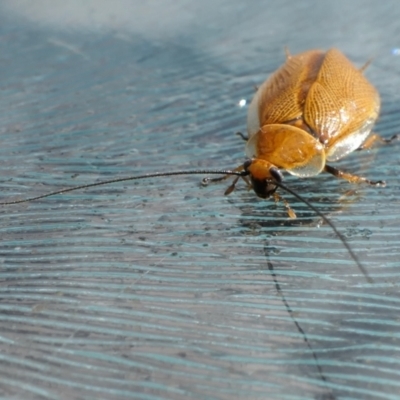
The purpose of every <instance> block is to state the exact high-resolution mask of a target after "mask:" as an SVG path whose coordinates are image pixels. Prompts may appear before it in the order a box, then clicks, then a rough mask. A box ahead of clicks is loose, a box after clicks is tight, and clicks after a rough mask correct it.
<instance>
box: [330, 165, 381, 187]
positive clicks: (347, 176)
mask: <svg viewBox="0 0 400 400" xmlns="http://www.w3.org/2000/svg"><path fill="white" fill-rule="evenodd" d="M324 170H325V172H329V173H330V174H332V175H333V176H336V177H337V178H342V179H346V181H349V182H350V183H367V184H368V185H371V186H382V187H384V186H386V182H385V181H370V180H369V179H367V178H363V177H361V176H357V175H352V174H349V173H348V172H344V171H340V170H339V169H337V168H334V167H331V166H330V165H325V168H324Z"/></svg>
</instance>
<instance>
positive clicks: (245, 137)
mask: <svg viewBox="0 0 400 400" xmlns="http://www.w3.org/2000/svg"><path fill="white" fill-rule="evenodd" d="M236 135H238V136H240V137H241V138H242V139H243V140H244V141H245V142H247V141H248V140H249V138H248V137H247V136H244V135H243V133H242V132H236Z"/></svg>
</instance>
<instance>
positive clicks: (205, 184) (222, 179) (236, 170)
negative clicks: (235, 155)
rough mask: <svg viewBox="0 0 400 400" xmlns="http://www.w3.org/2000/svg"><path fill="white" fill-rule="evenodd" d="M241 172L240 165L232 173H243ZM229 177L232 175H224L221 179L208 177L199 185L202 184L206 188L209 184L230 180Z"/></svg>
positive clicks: (241, 166) (241, 167)
mask: <svg viewBox="0 0 400 400" xmlns="http://www.w3.org/2000/svg"><path fill="white" fill-rule="evenodd" d="M243 170H244V168H243V165H240V166H239V167H237V168H235V169H234V170H233V172H241V171H243ZM231 176H232V175H224V176H221V177H219V178H210V177H206V178H204V179H202V181H201V184H202V185H203V186H207V185H208V184H209V183H215V182H222V181H224V180H226V179H228V178H230V177H231ZM238 178H239V177H238ZM236 182H237V179H236ZM236 182H235V183H236ZM227 190H228V189H227ZM232 190H233V189H232ZM229 193H230V192H229Z"/></svg>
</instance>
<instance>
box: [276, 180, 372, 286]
mask: <svg viewBox="0 0 400 400" xmlns="http://www.w3.org/2000/svg"><path fill="white" fill-rule="evenodd" d="M274 184H276V185H277V186H279V187H280V188H281V189H283V190H285V191H286V192H288V193H290V194H291V195H293V196H294V197H296V198H297V199H298V200H300V201H301V202H302V203H304V204H306V205H307V206H308V207H309V208H310V209H311V210H313V211H314V212H315V213H316V214H317V215H318V216H319V217H321V218H322V220H323V221H324V222H325V223H326V224H328V225H329V226H330V227H331V228H332V230H333V232H335V234H336V236H337V237H338V238H339V240H340V241H341V242H342V244H343V246H344V247H345V248H346V249H347V251H348V252H349V254H350V256H351V258H352V259H353V260H354V262H355V263H356V264H357V267H358V268H359V270H360V271H361V272H362V273H363V275H364V276H365V279H366V280H367V281H368V282H369V283H373V280H372V278H371V277H370V276H369V275H368V272H367V270H366V269H365V268H364V266H363V265H362V264H361V262H360V260H359V259H358V257H357V255H356V254H355V253H354V251H353V250H352V249H351V247H350V245H349V244H348V243H347V240H346V238H345V237H344V236H343V235H342V234H341V233H340V232H339V231H338V230H337V228H336V226H335V225H334V223H333V222H332V221H331V220H330V219H329V218H328V217H326V216H325V215H324V214H323V213H322V212H321V211H319V210H318V208H316V207H315V206H313V205H312V204H311V203H310V202H309V201H308V200H307V199H305V198H304V197H303V196H300V195H299V194H298V193H296V192H295V191H294V190H292V189H290V188H288V187H287V186H286V185H284V184H282V183H280V182H274Z"/></svg>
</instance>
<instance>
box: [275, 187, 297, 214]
mask: <svg viewBox="0 0 400 400" xmlns="http://www.w3.org/2000/svg"><path fill="white" fill-rule="evenodd" d="M273 196H274V200H275V203H279V201H282V202H283V204H284V205H285V207H286V211H287V213H288V216H289V218H291V219H296V218H297V215H296V213H295V212H294V211H293V209H292V207H290V205H289V203H288V202H287V201H286V200H285V199H284V198H283V197H282V196H280V195H279V194H278V193H277V192H275V193H274V194H273Z"/></svg>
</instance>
